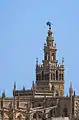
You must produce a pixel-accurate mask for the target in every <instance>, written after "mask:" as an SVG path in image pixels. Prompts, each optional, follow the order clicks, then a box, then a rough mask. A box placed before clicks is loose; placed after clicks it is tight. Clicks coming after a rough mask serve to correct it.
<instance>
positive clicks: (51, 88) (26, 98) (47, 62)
mask: <svg viewBox="0 0 79 120" xmlns="http://www.w3.org/2000/svg"><path fill="white" fill-rule="evenodd" d="M51 25H52V24H51V22H47V26H48V35H47V37H46V42H45V43H44V59H43V60H42V64H39V63H38V58H37V59H36V80H35V82H34V81H33V82H32V88H31V89H25V87H23V89H22V90H17V88H16V83H14V87H13V96H12V97H11V98H9V97H6V95H5V92H3V93H2V96H1V97H0V120H52V119H51V118H65V117H66V118H69V119H70V120H78V119H79V96H76V95H75V91H74V90H73V88H72V82H71V83H70V88H69V96H68V95H67V96H65V95H64V81H65V80H64V58H62V62H61V65H60V64H59V63H58V60H57V58H56V52H57V48H56V44H55V43H54V36H53V32H52V26H51Z"/></svg>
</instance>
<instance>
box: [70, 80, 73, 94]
mask: <svg viewBox="0 0 79 120" xmlns="http://www.w3.org/2000/svg"><path fill="white" fill-rule="evenodd" d="M69 93H70V95H72V94H73V88H72V82H70V88H69Z"/></svg>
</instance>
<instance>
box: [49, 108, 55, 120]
mask: <svg viewBox="0 0 79 120" xmlns="http://www.w3.org/2000/svg"><path fill="white" fill-rule="evenodd" d="M51 117H55V108H54V109H51V110H50V111H49V112H48V118H51Z"/></svg>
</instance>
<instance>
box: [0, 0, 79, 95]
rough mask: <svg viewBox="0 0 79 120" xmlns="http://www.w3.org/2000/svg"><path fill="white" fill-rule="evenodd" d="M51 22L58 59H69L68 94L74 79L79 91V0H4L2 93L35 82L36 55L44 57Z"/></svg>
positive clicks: (0, 10) (0, 11)
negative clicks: (47, 23)
mask: <svg viewBox="0 0 79 120" xmlns="http://www.w3.org/2000/svg"><path fill="white" fill-rule="evenodd" d="M47 21H52V23H53V26H52V29H53V33H54V39H55V42H56V44H57V49H58V51H57V59H58V60H59V63H61V59H62V57H64V59H65V94H67V92H69V89H68V88H69V84H70V81H72V83H73V89H74V90H75V91H76V94H79V76H78V75H79V0H50V1H48V0H47V1H46V0H0V95H1V93H2V91H4V90H5V91H6V95H7V96H12V89H13V83H14V81H16V83H17V89H22V88H23V85H24V86H25V87H26V89H27V88H30V87H31V83H32V81H33V80H34V81H35V63H36V57H39V63H41V61H42V59H43V45H44V41H45V39H46V36H47V31H48V27H47V26H46V22H47Z"/></svg>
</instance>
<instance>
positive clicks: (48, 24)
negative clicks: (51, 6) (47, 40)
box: [46, 21, 52, 29]
mask: <svg viewBox="0 0 79 120" xmlns="http://www.w3.org/2000/svg"><path fill="white" fill-rule="evenodd" d="M46 24H47V26H49V29H51V25H52V23H51V22H49V21H48V22H47V23H46Z"/></svg>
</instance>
